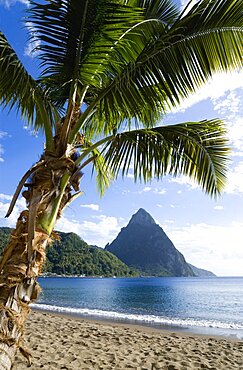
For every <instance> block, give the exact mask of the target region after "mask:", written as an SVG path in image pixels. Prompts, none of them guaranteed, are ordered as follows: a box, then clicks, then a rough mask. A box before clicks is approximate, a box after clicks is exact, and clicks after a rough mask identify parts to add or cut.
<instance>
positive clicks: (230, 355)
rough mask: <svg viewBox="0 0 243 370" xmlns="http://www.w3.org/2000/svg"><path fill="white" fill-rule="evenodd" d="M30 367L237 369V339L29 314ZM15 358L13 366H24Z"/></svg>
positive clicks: (240, 357) (241, 361)
mask: <svg viewBox="0 0 243 370" xmlns="http://www.w3.org/2000/svg"><path fill="white" fill-rule="evenodd" d="M24 346H25V347H27V348H28V349H29V350H30V351H31V353H32V356H33V358H32V367H31V368H32V369H34V370H37V369H45V370H61V369H63V370H76V369H77V370H78V369H80V370H81V369H82V370H92V369H94V370H96V369H97V370H98V369H99V370H101V369H107V370H113V369H114V370H115V369H117V370H118V369H119V370H127V369H134V370H158V369H163V370H187V369H211V370H220V369H222V370H231V369H232V370H238V369H239V370H243V341H237V340H230V339H225V338H217V337H206V336H195V335H191V334H189V335H188V334H185V333H176V332H168V331H162V330H155V329H152V328H151V329H150V328H146V327H139V326H135V325H134V326H133V325H120V324H110V323H106V322H96V321H87V320H83V319H75V318H71V317H68V316H60V315H54V314H49V313H44V312H31V314H30V315H29V319H28V322H27V325H26V335H25V341H24ZM27 369H29V367H28V366H27V363H26V361H25V359H24V358H23V357H22V356H21V355H18V356H17V361H16V364H15V367H14V370H27Z"/></svg>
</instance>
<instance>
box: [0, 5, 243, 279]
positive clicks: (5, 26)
mask: <svg viewBox="0 0 243 370" xmlns="http://www.w3.org/2000/svg"><path fill="white" fill-rule="evenodd" d="M186 3H187V1H185V0H184V1H181V4H180V5H181V6H182V7H184V6H185V5H186ZM26 7H28V2H27V0H21V1H14V0H0V30H1V31H2V32H3V33H4V34H5V35H6V36H7V38H8V40H9V42H10V43H11V44H12V45H13V47H14V49H15V50H16V52H17V54H18V56H19V57H20V59H21V60H22V62H23V63H24V65H25V67H26V68H27V70H28V71H29V72H30V73H32V75H34V76H35V75H36V71H37V63H36V61H35V59H34V56H33V55H32V54H31V53H30V50H31V45H29V43H28V40H27V36H26V31H25V30H24V28H23V22H22V20H21V17H23V11H24V10H25V9H26ZM242 96H243V71H242V70H241V71H237V72H235V73H232V74H228V75H226V74H220V75H216V76H214V78H213V80H211V81H209V82H208V83H207V85H205V86H203V87H202V88H201V89H200V90H199V91H197V93H196V94H195V95H193V96H191V97H190V98H188V99H187V100H185V101H184V102H183V103H182V104H181V105H180V107H178V108H177V109H174V111H173V112H171V113H170V114H168V115H167V116H166V117H165V118H164V119H163V121H162V122H161V124H172V123H180V122H185V121H193V120H195V121H199V120H203V119H212V118H221V119H223V120H224V121H225V123H226V127H227V129H228V138H229V140H230V146H231V161H230V165H229V170H228V181H227V185H226V188H225V190H224V192H223V194H222V195H221V197H220V198H218V199H217V200H215V199H212V198H210V197H209V196H207V195H205V193H203V192H202V190H201V189H200V188H199V187H198V186H197V185H196V184H195V183H192V182H191V181H190V180H189V179H188V178H186V177H177V178H172V177H170V176H166V177H164V178H163V179H162V180H161V181H157V180H153V181H151V182H150V183H146V184H144V183H136V184H135V183H134V178H133V174H132V172H129V174H128V176H127V178H126V179H121V178H118V180H116V181H114V182H113V183H112V184H111V186H110V188H109V189H108V190H107V191H106V193H105V195H104V196H103V197H102V198H101V197H100V195H99V193H98V192H97V190H96V184H95V178H94V177H92V176H91V172H90V171H89V170H87V172H85V175H84V177H83V178H82V182H81V190H83V191H84V194H83V195H82V196H81V197H80V198H78V199H77V200H76V201H75V202H74V203H72V204H71V206H70V207H69V208H68V209H67V210H66V211H65V213H64V214H63V216H62V218H61V219H60V220H59V221H58V222H57V225H56V230H60V231H65V232H70V231H73V232H75V233H77V234H78V235H80V236H81V237H82V238H83V239H84V240H85V241H86V242H87V243H89V244H94V245H98V246H100V247H105V245H106V244H107V243H108V242H112V240H114V238H115V237H116V236H117V234H118V233H119V231H120V230H121V228H122V227H124V226H126V225H127V224H128V222H129V220H130V218H131V217H132V215H133V214H134V213H136V212H137V210H138V209H139V208H144V209H145V210H146V211H147V212H149V213H150V214H151V216H152V217H153V218H154V220H155V221H156V223H157V224H159V225H160V226H161V227H162V228H163V230H164V231H165V232H166V234H167V235H168V237H169V238H170V239H171V240H172V242H173V243H174V245H175V247H176V248H177V249H178V250H179V251H180V252H181V253H182V254H183V255H184V256H185V258H186V260H187V262H189V263H192V264H193V265H195V266H197V267H201V268H204V269H207V270H210V271H213V272H214V273H215V274H216V275H218V276H243V101H242ZM42 151H43V137H42V135H41V134H40V133H39V134H36V133H34V132H31V131H30V130H29V129H28V128H27V127H26V123H25V122H24V121H22V120H21V118H20V117H19V116H18V115H17V114H16V112H10V113H8V111H7V110H0V226H8V227H14V225H15V223H16V219H17V217H18V214H19V212H20V211H21V210H23V209H24V208H25V202H24V199H23V198H22V197H21V196H20V197H19V199H18V201H17V204H16V206H15V209H14V211H13V213H12V215H11V216H10V217H9V218H8V219H6V218H5V217H4V216H5V214H6V211H7V209H8V205H9V203H10V200H11V197H12V195H13V193H14V191H15V189H16V186H17V185H18V182H19V180H20V179H21V177H22V176H23V174H24V173H25V172H26V171H27V170H28V168H29V167H30V166H31V165H32V164H34V163H35V162H36V161H37V160H38V159H39V157H40V155H41V153H42Z"/></svg>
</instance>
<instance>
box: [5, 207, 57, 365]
mask: <svg viewBox="0 0 243 370" xmlns="http://www.w3.org/2000/svg"><path fill="white" fill-rule="evenodd" d="M28 213H29V211H27V210H26V211H23V212H22V213H21V215H20V217H19V219H18V222H17V226H16V229H15V230H14V231H13V233H12V234H11V238H10V242H9V244H8V246H7V247H6V249H5V253H4V255H3V257H2V261H3V258H4V257H5V263H4V266H3V269H2V273H1V276H0V369H1V370H2V369H4V370H5V369H6V370H7V369H11V367H12V365H13V363H14V358H15V354H16V351H17V349H19V350H20V351H21V353H22V354H23V355H24V356H25V357H26V358H27V359H28V361H29V363H30V361H31V356H30V353H29V352H28V351H27V350H25V349H24V348H23V347H22V344H21V340H22V336H23V331H24V323H25V320H26V317H27V315H28V312H29V303H30V302H32V301H34V300H35V299H36V298H37V296H38V293H39V291H40V288H39V285H38V283H37V282H36V277H37V276H38V275H39V274H40V272H41V268H42V265H43V263H44V261H45V250H46V246H47V244H48V243H49V242H50V240H51V239H50V237H49V236H48V235H47V234H46V233H44V232H41V231H38V232H35V238H34V240H33V243H32V245H33V250H34V251H35V259H34V261H33V263H30V262H29V259H28V232H27V231H28V230H27V229H28Z"/></svg>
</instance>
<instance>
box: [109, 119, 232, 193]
mask: <svg viewBox="0 0 243 370" xmlns="http://www.w3.org/2000/svg"><path fill="white" fill-rule="evenodd" d="M104 152H105V154H104V157H105V160H106V162H107V163H108V165H109V167H110V168H111V170H112V171H113V172H114V174H115V176H116V177H117V176H118V174H119V172H121V174H122V176H125V175H127V173H128V171H129V169H130V168H131V166H133V171H134V177H135V180H140V181H141V180H143V181H145V182H146V181H149V180H151V179H152V178H154V177H155V178H157V179H160V178H161V177H163V176H164V175H171V176H177V175H179V174H181V175H187V176H189V177H190V178H192V179H193V180H195V181H196V182H197V183H198V184H199V185H200V186H201V187H202V188H203V190H204V191H205V192H206V193H208V194H209V195H211V196H216V195H218V194H220V193H221V192H222V190H223V187H224V185H225V182H226V169H227V161H228V153H229V149H228V146H227V139H226V137H225V129H224V126H223V124H222V122H221V121H220V120H216V119H215V120H210V121H201V122H187V123H183V124H177V125H171V126H164V127H156V128H153V129H142V130H134V131H128V132H124V133H122V134H118V135H116V136H115V139H113V140H112V141H111V142H110V143H108V144H106V147H105V149H104Z"/></svg>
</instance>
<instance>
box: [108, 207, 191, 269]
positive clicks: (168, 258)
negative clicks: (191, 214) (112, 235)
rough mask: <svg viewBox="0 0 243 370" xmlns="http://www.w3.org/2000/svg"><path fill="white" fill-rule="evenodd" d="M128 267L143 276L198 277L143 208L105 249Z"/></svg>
mask: <svg viewBox="0 0 243 370" xmlns="http://www.w3.org/2000/svg"><path fill="white" fill-rule="evenodd" d="M105 250H106V251H109V252H111V253H113V254H114V255H115V256H117V257H118V258H119V259H120V260H121V261H123V262H124V263H125V264H126V265H128V266H130V267H133V268H136V269H139V270H140V271H141V272H142V274H146V275H156V276H195V274H194V273H193V270H192V268H191V267H190V266H189V265H188V264H187V262H186V260H185V258H184V256H183V255H182V254H181V253H180V252H179V251H178V250H177V249H176V248H175V246H174V244H173V243H172V241H171V240H170V239H169V238H168V236H167V235H166V233H165V232H164V231H163V229H162V228H161V227H160V226H159V225H157V224H156V223H155V221H154V219H153V218H152V216H151V215H150V214H149V213H148V212H146V211H145V210H144V209H142V208H140V209H139V210H138V212H137V213H136V214H135V215H133V216H132V218H131V220H130V222H129V223H128V225H127V226H126V227H124V228H122V229H121V231H120V233H119V234H118V236H117V238H116V239H115V240H114V241H113V242H112V243H111V244H108V245H107V246H106V247H105Z"/></svg>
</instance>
